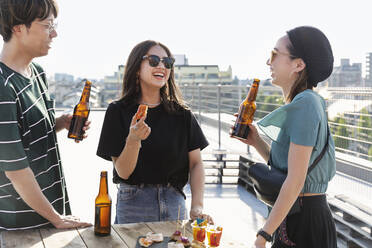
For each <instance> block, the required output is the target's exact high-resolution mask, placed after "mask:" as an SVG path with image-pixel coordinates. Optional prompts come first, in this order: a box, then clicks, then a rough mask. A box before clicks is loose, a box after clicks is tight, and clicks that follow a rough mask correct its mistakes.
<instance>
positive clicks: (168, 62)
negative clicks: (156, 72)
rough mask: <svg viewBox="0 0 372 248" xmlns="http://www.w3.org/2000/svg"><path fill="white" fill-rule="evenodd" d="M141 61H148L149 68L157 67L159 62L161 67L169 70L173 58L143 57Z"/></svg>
mask: <svg viewBox="0 0 372 248" xmlns="http://www.w3.org/2000/svg"><path fill="white" fill-rule="evenodd" d="M142 59H148V60H149V64H150V66H151V67H157V66H158V65H159V63H160V61H161V62H163V65H164V66H165V68H167V69H171V68H172V66H173V64H174V58H171V57H163V58H160V57H159V56H157V55H145V56H143V57H142Z"/></svg>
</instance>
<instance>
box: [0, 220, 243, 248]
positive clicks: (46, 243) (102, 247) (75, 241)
mask: <svg viewBox="0 0 372 248" xmlns="http://www.w3.org/2000/svg"><path fill="white" fill-rule="evenodd" d="M175 229H176V222H175V221H173V222H147V223H134V224H123V225H116V224H115V225H112V229H111V235H109V236H105V237H97V236H95V235H94V229H93V227H89V228H80V229H64V230H60V229H35V230H25V231H3V232H1V233H0V235H1V236H0V237H2V238H1V239H0V247H1V248H26V247H27V248H31V247H32V248H60V247H70V248H77V247H79V248H80V247H88V248H106V247H112V248H114V247H115V248H116V247H122V248H135V247H136V242H137V239H138V237H139V236H143V235H146V233H148V232H150V231H152V232H156V233H159V232H160V233H163V235H164V236H171V235H172V234H173V232H174V231H175ZM182 231H183V228H182ZM185 235H186V236H187V237H188V238H189V239H190V241H192V229H191V226H190V222H188V223H186V226H185ZM242 238H244V237H242ZM205 242H207V240H206V241H205ZM220 247H221V248H230V247H249V246H248V244H247V243H243V242H237V241H233V240H232V239H231V238H229V237H227V236H226V235H224V234H222V238H221V244H220ZM150 248H151V246H150Z"/></svg>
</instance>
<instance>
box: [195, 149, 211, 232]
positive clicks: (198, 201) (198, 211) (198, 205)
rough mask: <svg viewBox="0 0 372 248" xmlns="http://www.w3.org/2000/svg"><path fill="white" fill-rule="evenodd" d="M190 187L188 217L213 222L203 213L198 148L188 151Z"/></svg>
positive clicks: (201, 167)
mask: <svg viewBox="0 0 372 248" xmlns="http://www.w3.org/2000/svg"><path fill="white" fill-rule="evenodd" d="M189 168H190V188H191V210H190V218H191V219H192V220H195V219H196V218H201V219H205V220H207V221H208V223H209V224H212V225H213V224H214V222H213V218H212V217H211V216H209V215H208V214H203V207H204V204H203V200H204V167H203V161H202V158H201V155H200V149H199V148H198V149H195V150H193V151H191V152H189Z"/></svg>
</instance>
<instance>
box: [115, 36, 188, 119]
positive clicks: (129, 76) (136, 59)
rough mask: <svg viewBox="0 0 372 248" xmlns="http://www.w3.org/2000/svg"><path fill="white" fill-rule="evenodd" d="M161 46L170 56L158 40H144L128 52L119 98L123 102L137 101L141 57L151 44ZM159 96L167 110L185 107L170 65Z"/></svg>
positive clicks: (139, 95)
mask: <svg viewBox="0 0 372 248" xmlns="http://www.w3.org/2000/svg"><path fill="white" fill-rule="evenodd" d="M156 45H158V46H161V47H162V48H163V49H164V50H165V52H166V53H167V56H169V57H172V54H171V52H170V51H169V49H168V48H167V47H166V46H165V45H163V44H162V43H160V42H156V41H153V40H146V41H143V42H141V43H139V44H137V45H136V46H135V47H134V48H133V50H132V51H131V53H130V54H129V57H128V60H127V64H126V66H125V72H124V79H123V88H122V89H123V90H122V95H121V99H122V100H123V101H124V103H138V101H139V100H140V97H141V87H140V86H139V85H137V77H138V72H139V70H140V67H141V63H142V58H143V56H145V55H146V54H147V52H148V51H149V50H150V49H151V48H152V47H153V46H156ZM160 98H161V101H162V104H163V105H164V107H165V109H166V110H167V111H168V112H175V111H177V110H179V108H180V107H181V108H185V109H186V108H187V106H186V105H185V103H184V101H183V98H182V94H181V91H180V90H179V88H178V86H177V85H176V83H175V80H174V67H172V69H171V71H170V75H169V79H168V82H167V83H166V84H165V85H164V86H163V87H162V88H161V89H160Z"/></svg>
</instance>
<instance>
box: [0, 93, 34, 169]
mask: <svg viewBox="0 0 372 248" xmlns="http://www.w3.org/2000/svg"><path fill="white" fill-rule="evenodd" d="M0 91H1V93H0V134H1V135H0V171H14V170H20V169H24V168H26V167H28V166H29V161H28V158H27V156H26V152H25V150H24V147H23V143H22V135H21V132H20V128H19V122H18V120H19V118H18V117H17V104H18V100H16V99H18V98H16V96H15V95H14V94H15V93H13V92H11V91H12V90H11V89H10V88H9V87H0Z"/></svg>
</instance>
